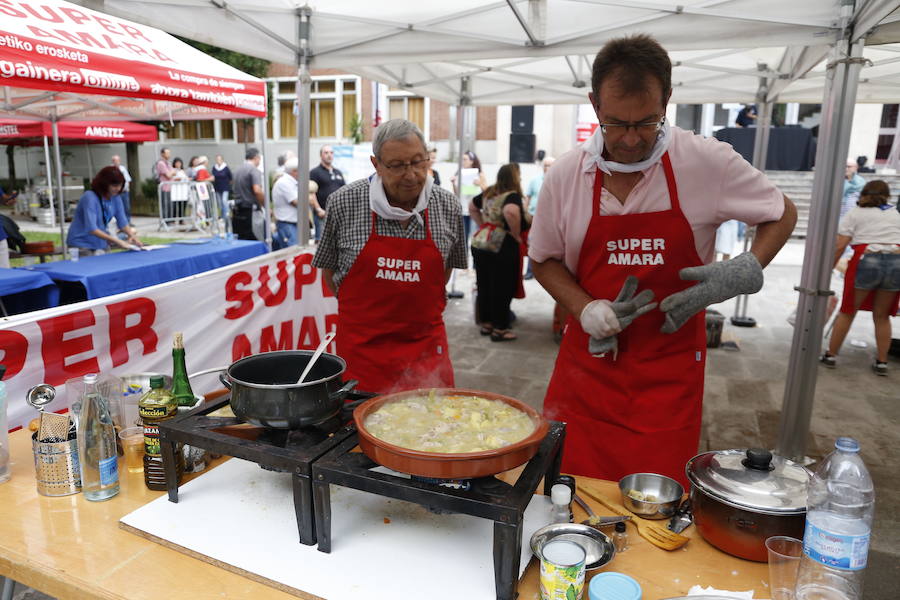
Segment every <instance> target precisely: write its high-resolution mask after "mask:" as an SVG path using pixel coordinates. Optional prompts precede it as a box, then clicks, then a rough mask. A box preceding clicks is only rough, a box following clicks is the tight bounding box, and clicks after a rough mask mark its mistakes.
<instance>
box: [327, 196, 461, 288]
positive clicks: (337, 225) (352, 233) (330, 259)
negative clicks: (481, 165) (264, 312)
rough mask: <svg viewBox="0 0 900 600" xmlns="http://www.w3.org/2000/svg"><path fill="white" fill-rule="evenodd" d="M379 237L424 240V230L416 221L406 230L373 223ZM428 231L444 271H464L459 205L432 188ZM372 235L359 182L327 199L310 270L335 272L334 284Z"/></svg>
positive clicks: (389, 223) (379, 220)
mask: <svg viewBox="0 0 900 600" xmlns="http://www.w3.org/2000/svg"><path fill="white" fill-rule="evenodd" d="M375 227H376V231H377V232H378V234H379V235H384V236H391V237H398V238H407V239H413V240H423V239H425V228H424V227H423V226H422V225H420V224H419V221H418V219H410V220H409V223H408V224H407V226H406V228H405V229H404V228H403V227H401V225H400V221H394V220H390V219H382V218H381V217H376V219H375ZM428 227H429V228H430V229H431V237H432V239H433V240H434V242H435V244H436V245H437V248H438V250H439V251H440V253H441V256H443V257H444V264H445V266H446V267H447V268H454V269H465V268H467V266H468V264H467V258H466V239H465V235H464V233H463V222H462V214H461V211H460V207H459V201H457V199H456V197H455V196H453V194H451V193H450V192H448V191H447V190H445V189H443V188H441V187H438V186H433V187H432V188H431V197H430V198H429V199H428ZM371 231H372V211H371V209H370V208H369V180H368V179H360V180H358V181H354V182H353V183H351V184H349V185H346V186H344V187H342V188H341V189H339V190H338V191H336V192H334V193H333V194H331V195H330V196H329V197H328V216H327V217H326V218H325V230H324V231H323V233H322V239H321V240H320V241H319V245H318V247H317V248H316V255H315V257H314V258H313V266H315V267H318V268H320V269H331V270H333V271H334V283H335V285H336V286H340V284H341V281H343V279H344V277H345V276H346V275H347V272H348V271H350V267H352V266H353V263H354V261H355V260H356V257H357V256H359V253H360V252H361V251H362V249H363V246H365V245H366V242H367V241H368V240H369V234H370V233H371Z"/></svg>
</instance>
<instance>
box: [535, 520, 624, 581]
mask: <svg viewBox="0 0 900 600" xmlns="http://www.w3.org/2000/svg"><path fill="white" fill-rule="evenodd" d="M550 540H566V541H569V542H575V543H576V544H578V545H579V546H581V547H582V548H584V552H585V554H586V555H587V556H586V557H585V559H584V563H585V564H584V568H585V569H586V570H588V571H593V570H594V569H599V568H600V567H602V566H604V565H606V564H609V562H610V561H611V560H612V559H613V557H614V556H615V555H616V547H615V546H614V545H613V543H612V540H610V539H609V538H608V537H607V536H606V534H605V533H603V532H602V531H599V530H597V529H594V528H593V527H588V526H587V525H581V524H579V523H553V524H551V525H547V526H546V527H542V528H540V529H538V530H537V531H535V532H534V535H532V536H531V552H532V553H533V554H534V555H535V556H537V557H538V559H541V558H542V557H541V548H543V547H544V544H546V543H547V542H549V541H550Z"/></svg>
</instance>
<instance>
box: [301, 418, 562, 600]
mask: <svg viewBox="0 0 900 600" xmlns="http://www.w3.org/2000/svg"><path fill="white" fill-rule="evenodd" d="M565 428H566V426H565V423H559V422H556V421H551V423H550V430H549V432H548V433H547V436H546V437H545V438H544V441H543V442H542V443H541V446H540V448H539V449H538V452H537V454H535V456H534V457H533V458H532V459H531V460H530V461H528V463H527V464H526V466H525V468H524V470H523V471H522V473H521V474H520V475H519V478H518V480H516V482H515V483H514V484H512V485H510V484H508V483H505V482H503V481H500V480H499V479H496V478H494V477H483V478H480V479H473V480H471V481H470V484H471V487H470V489H468V490H462V489H452V488H449V487H446V486H442V485H440V484H437V483H428V482H424V481H420V480H417V479H407V478H405V477H399V476H397V475H392V474H388V473H381V472H379V471H372V470H371V469H372V467H374V466H376V465H375V463H374V462H372V461H371V460H369V458H368V457H367V456H365V455H364V454H361V453H358V452H351V450H353V448H355V447H356V445H357V436H356V435H355V431H354V432H353V434H352V435H350V436H348V437H346V438H344V439H343V440H342V441H341V442H340V443H339V444H338V445H336V446H335V447H333V448H332V449H331V450H329V451H328V452H326V453H325V454H324V455H323V456H322V457H320V458H319V459H318V460H317V461H316V462H315V463H313V465H312V476H313V501H314V506H315V509H314V513H315V515H316V531H317V532H318V546H319V550H320V551H322V552H331V542H332V539H331V492H330V488H329V485H331V484H333V485H340V486H343V487H348V488H352V489H356V490H361V491H365V492H370V493H373V494H378V495H380V496H385V497H388V498H396V499H398V500H406V501H407V502H415V503H417V504H421V505H422V506H426V507H429V508H437V509H440V510H445V511H450V512H455V513H461V514H466V515H472V516H475V517H481V518H484V519H490V520H492V521H494V541H493V557H494V584H495V587H496V593H497V598H498V600H514V599H515V598H516V595H517V592H516V588H517V587H518V583H519V562H520V557H521V551H522V523H523V519H524V513H525V508H526V507H527V506H528V503H529V502H530V501H531V497H532V496H533V495H534V492H535V490H537V487H538V484H539V483H540V481H541V479H542V478H543V480H544V494H546V495H550V488H551V487H552V485H553V482H554V481H555V480H556V478H557V477H558V476H559V465H560V461H561V460H562V448H563V440H564V438H565Z"/></svg>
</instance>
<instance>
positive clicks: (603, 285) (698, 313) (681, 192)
mask: <svg viewBox="0 0 900 600" xmlns="http://www.w3.org/2000/svg"><path fill="white" fill-rule="evenodd" d="M671 71H672V65H671V62H670V60H669V57H668V55H667V53H666V51H665V50H664V49H663V48H662V47H661V46H660V45H659V44H658V43H657V42H656V41H655V40H654V39H653V38H651V37H649V36H643V35H638V36H634V37H629V38H622V39H617V40H612V41H610V42H609V43H607V44H606V46H604V47H603V49H601V50H600V52H599V53H598V54H597V57H596V59H595V61H594V65H593V72H592V82H591V83H592V86H591V87H592V92H591V93H590V94H589V95H588V97H589V99H590V101H591V104H592V105H593V106H594V110H595V111H596V113H597V118H598V119H599V121H600V126H599V127H598V129H597V131H596V132H595V133H594V135H593V136H592V137H591V138H590V139H589V140H587V141H586V142H585V143H584V144H583V145H582V146H580V147H578V148H576V149H574V150H572V151H570V152H568V153H567V154H565V155H563V156H562V157H560V158H559V159H558V160H557V161H556V163H555V164H554V166H553V168H552V169H551V170H550V171H549V172H548V173H547V175H546V178H545V180H544V185H543V187H542V189H541V194H540V202H539V203H538V208H537V214H536V215H535V218H534V224H533V226H532V229H531V234H530V249H529V257H530V258H531V260H532V271H533V272H534V276H535V278H536V279H537V280H538V281H539V282H540V283H541V285H542V286H544V288H545V289H546V290H547V291H548V292H549V293H550V294H551V295H552V296H553V297H554V298H555V299H556V300H557V302H559V303H560V304H561V305H562V306H563V307H564V308H565V309H566V310H567V311H568V312H569V313H570V314H571V315H573V317H570V318H569V321H568V323H567V327H566V331H565V335H564V337H563V341H562V344H561V346H560V351H559V357H558V358H557V363H556V368H555V370H554V373H553V376H552V378H551V380H550V385H549V388H548V390H547V397H546V398H545V401H544V414H545V416H547V417H549V418H553V419H558V420H564V421H566V422H567V423H568V429H567V433H566V450H565V453H564V458H563V470H565V471H567V472H570V473H575V474H580V475H588V476H594V477H603V478H606V479H613V480H616V479H620V478H621V477H623V476H624V475H627V474H630V473H634V472H641V471H645V472H655V473H662V474H664V475H668V476H670V477H673V478H676V479H678V480H680V481H682V482H685V478H684V464H685V462H686V461H687V460H688V459H689V458H690V457H691V456H693V455H694V454H695V453H696V451H697V446H698V441H699V434H700V419H701V403H702V398H703V374H704V365H705V360H706V347H705V340H706V335H705V334H706V328H705V319H704V309H705V308H706V307H707V306H708V305H710V304H713V303H716V302H722V301H724V300H727V299H729V298H732V297H734V296H737V295H739V294H745V293H755V292H757V291H759V289H760V288H761V287H762V282H763V276H762V268H763V267H764V266H765V265H767V264H768V263H769V261H771V260H772V258H773V257H774V256H775V254H776V253H777V252H778V250H779V249H780V248H781V247H782V246H783V245H784V243H785V242H786V241H787V239H788V238H789V237H790V234H791V231H792V230H793V228H794V223H795V222H796V209H795V208H794V205H793V204H792V203H791V202H790V200H788V199H787V197H786V196H784V194H782V193H781V192H780V191H779V190H778V189H777V188H776V187H775V186H774V185H772V184H771V183H770V182H769V181H768V179H766V177H765V175H764V174H762V173H760V172H759V171H757V170H756V169H754V168H753V167H752V166H751V165H750V164H749V163H747V162H746V161H745V160H744V159H743V158H741V156H740V155H739V154H737V153H735V152H734V151H733V150H732V148H731V146H729V145H727V144H724V143H721V142H718V141H716V140H713V139H708V138H703V137H700V136H697V135H694V134H693V133H691V132H689V131H684V130H681V129H678V128H677V127H670V126H669V125H668V124H667V123H666V122H665V112H666V104H667V103H668V101H669V98H670V96H671V87H672V86H671ZM728 219H738V220H740V221H744V222H746V223H749V224H751V225H757V233H756V237H755V238H754V241H753V245H752V247H751V249H750V252H747V253H745V254H742V255H740V256H737V257H735V258H734V259H732V260H729V261H725V262H720V263H713V264H709V263H711V261H712V259H713V257H714V251H715V236H716V228H717V227H718V226H719V224H721V223H722V222H724V221H727V220H728ZM638 290H640V292H638ZM654 298H656V299H658V300H660V303H659V306H657V304H656V302H653V300H654Z"/></svg>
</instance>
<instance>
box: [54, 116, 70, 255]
mask: <svg viewBox="0 0 900 600" xmlns="http://www.w3.org/2000/svg"><path fill="white" fill-rule="evenodd" d="M50 122H51V124H52V125H53V155H54V157H55V162H56V193H57V197H58V200H57V203H58V204H59V235H60V237H61V238H62V251H63V257H66V256H68V254H69V249H68V247H67V244H66V199H65V194H64V193H63V170H62V157H61V156H60V154H59V124H58V122H57V120H56V114H55V113H54V114H53V116H52V117H51V121H50Z"/></svg>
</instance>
